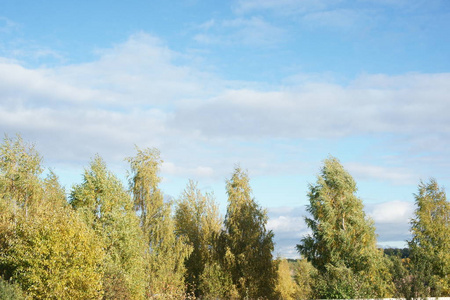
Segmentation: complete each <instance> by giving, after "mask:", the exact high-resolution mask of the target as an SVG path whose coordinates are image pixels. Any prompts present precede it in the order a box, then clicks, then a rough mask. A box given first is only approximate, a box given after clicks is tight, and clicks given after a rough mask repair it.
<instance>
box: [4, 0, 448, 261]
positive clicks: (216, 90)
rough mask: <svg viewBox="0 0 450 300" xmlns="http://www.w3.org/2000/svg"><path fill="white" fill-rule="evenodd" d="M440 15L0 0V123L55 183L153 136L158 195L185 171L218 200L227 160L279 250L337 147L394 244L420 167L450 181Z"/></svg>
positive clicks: (257, 1)
mask: <svg viewBox="0 0 450 300" xmlns="http://www.w3.org/2000/svg"><path fill="white" fill-rule="evenodd" d="M449 32H450V2H449V1H447V0H426V1H425V0H408V1H407V0H353V1H345V0H230V1H212V0H184V1H181V0H173V1H149V0H131V1H105V0H96V1H84V0H80V1H56V0H55V1H53V0H52V1H51V0H43V1H25V0H2V1H0V131H1V132H2V133H3V134H6V135H8V136H9V137H14V136H15V135H16V134H20V135H21V136H22V137H23V138H24V140H26V141H28V142H30V143H33V144H34V145H35V147H36V149H37V150H38V151H39V152H40V154H41V155H42V156H43V158H44V162H43V164H44V166H45V167H47V168H50V169H52V170H53V171H54V172H55V173H56V174H57V175H59V177H60V180H61V183H62V184H63V185H64V186H65V188H66V190H67V191H68V192H69V191H70V189H71V187H72V185H73V184H76V183H79V182H81V178H82V177H81V176H82V173H83V170H84V168H86V167H87V166H88V165H89V162H90V160H91V159H92V158H93V157H94V156H95V155H96V154H99V155H100V156H102V158H103V159H104V160H105V161H106V163H107V164H108V168H109V169H110V170H111V171H113V172H114V173H115V174H116V175H117V176H118V177H119V178H121V179H122V180H123V182H124V185H126V174H127V170H128V166H127V164H126V162H125V161H124V159H125V158H126V157H129V156H133V155H134V154H135V146H138V147H140V148H146V147H156V148H158V149H159V150H160V152H161V158H162V159H163V160H164V163H163V164H162V166H161V177H162V178H163V181H162V183H161V186H160V187H161V189H162V190H163V192H164V193H165V195H167V196H168V197H172V198H173V199H177V198H178V197H179V196H180V195H181V193H182V191H183V190H184V188H185V187H186V184H187V183H188V180H189V179H192V180H195V181H197V182H198V186H199V187H200V189H201V190H202V191H203V192H213V193H214V195H215V198H216V201H217V203H218V205H219V207H220V210H221V212H222V216H224V214H225V212H226V205H227V196H226V192H225V182H226V180H227V179H229V178H230V177H231V174H232V173H233V170H234V168H235V167H236V166H237V165H239V166H241V167H242V168H243V169H245V170H247V171H248V174H249V177H250V184H251V186H252V189H253V196H254V198H255V200H256V201H257V202H258V203H259V204H260V205H261V207H263V208H266V209H267V211H268V216H269V221H268V224H267V226H268V228H269V229H271V230H273V231H274V233H275V242H276V248H275V251H274V252H275V254H276V255H279V256H283V257H292V258H294V257H299V255H298V253H297V252H296V250H295V245H296V244H298V243H299V242H300V239H301V238H302V237H303V236H305V234H307V233H308V232H309V230H308V228H307V226H306V225H305V223H304V220H303V219H304V216H306V215H307V213H306V209H305V207H306V205H308V203H309V202H308V197H307V193H308V187H309V185H310V184H314V183H315V182H316V179H317V176H318V174H319V173H320V169H321V167H322V165H323V160H324V159H326V158H327V157H329V156H334V157H337V158H338V159H339V160H340V161H341V163H342V164H343V166H344V167H345V169H346V170H347V171H348V172H349V173H350V174H351V175H352V176H353V178H354V179H355V180H356V182H357V185H358V192H357V195H358V197H360V198H361V199H362V201H363V203H364V205H365V212H366V214H367V215H368V216H369V217H371V218H372V219H373V220H374V221H375V226H376V232H377V234H378V244H379V246H381V247H389V246H391V247H403V246H405V241H406V240H407V239H409V238H410V235H409V220H410V219H411V218H412V217H413V212H414V193H416V192H417V186H418V184H419V183H420V181H421V180H423V181H425V182H426V181H428V179H429V178H435V179H436V180H437V182H438V183H439V184H440V186H442V187H444V188H445V187H446V186H447V187H448V186H449V183H450V176H449V173H448V170H449V168H450V160H449V155H450V150H449V149H450V117H449V116H448V112H449V110H450V98H449V97H450V96H449V95H450V34H449Z"/></svg>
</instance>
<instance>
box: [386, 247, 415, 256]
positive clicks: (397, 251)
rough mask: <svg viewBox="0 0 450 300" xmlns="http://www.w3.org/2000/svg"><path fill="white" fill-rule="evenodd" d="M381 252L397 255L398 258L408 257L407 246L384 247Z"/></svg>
mask: <svg viewBox="0 0 450 300" xmlns="http://www.w3.org/2000/svg"><path fill="white" fill-rule="evenodd" d="M383 252H384V254H385V255H387V256H397V257H400V258H408V257H409V248H401V249H400V248H384V249H383Z"/></svg>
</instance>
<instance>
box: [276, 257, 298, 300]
mask: <svg viewBox="0 0 450 300" xmlns="http://www.w3.org/2000/svg"><path fill="white" fill-rule="evenodd" d="M277 263H278V270H277V285H276V287H275V290H276V292H277V293H278V295H279V297H280V299H283V300H293V299H296V294H297V290H298V286H297V285H296V283H295V281H294V280H293V279H292V275H291V269H290V268H289V263H288V261H287V260H286V259H278V260H277Z"/></svg>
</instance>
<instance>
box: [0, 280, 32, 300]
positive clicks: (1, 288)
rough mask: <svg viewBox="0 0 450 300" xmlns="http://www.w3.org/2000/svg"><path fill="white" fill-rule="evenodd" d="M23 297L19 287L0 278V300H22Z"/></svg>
mask: <svg viewBox="0 0 450 300" xmlns="http://www.w3.org/2000/svg"><path fill="white" fill-rule="evenodd" d="M24 299H26V298H25V295H24V293H23V292H22V290H21V289H20V286H19V285H18V284H15V283H11V282H8V281H7V280H4V279H3V278H2V277H0V300H24Z"/></svg>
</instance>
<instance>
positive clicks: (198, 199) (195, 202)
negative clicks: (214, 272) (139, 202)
mask: <svg viewBox="0 0 450 300" xmlns="http://www.w3.org/2000/svg"><path fill="white" fill-rule="evenodd" d="M175 222H176V230H177V234H178V235H181V236H184V237H185V240H186V242H187V244H188V245H190V246H191V247H192V253H191V254H190V255H189V257H188V258H187V259H186V261H185V265H186V282H187V284H188V292H194V293H195V295H196V296H200V295H204V294H205V293H204V292H203V291H202V290H201V286H202V283H201V281H200V280H201V278H202V274H203V271H204V269H205V266H206V265H207V264H212V263H213V262H214V256H215V253H214V251H215V249H216V239H217V236H218V234H219V232H220V226H221V220H220V217H219V211H218V207H217V205H216V204H215V203H214V197H213V195H212V194H208V193H206V194H202V192H201V191H200V190H199V189H198V188H197V184H196V183H194V182H193V181H189V183H188V185H187V187H186V189H185V190H184V192H183V194H182V195H181V197H180V199H179V200H178V205H177V208H176V212H175Z"/></svg>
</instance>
